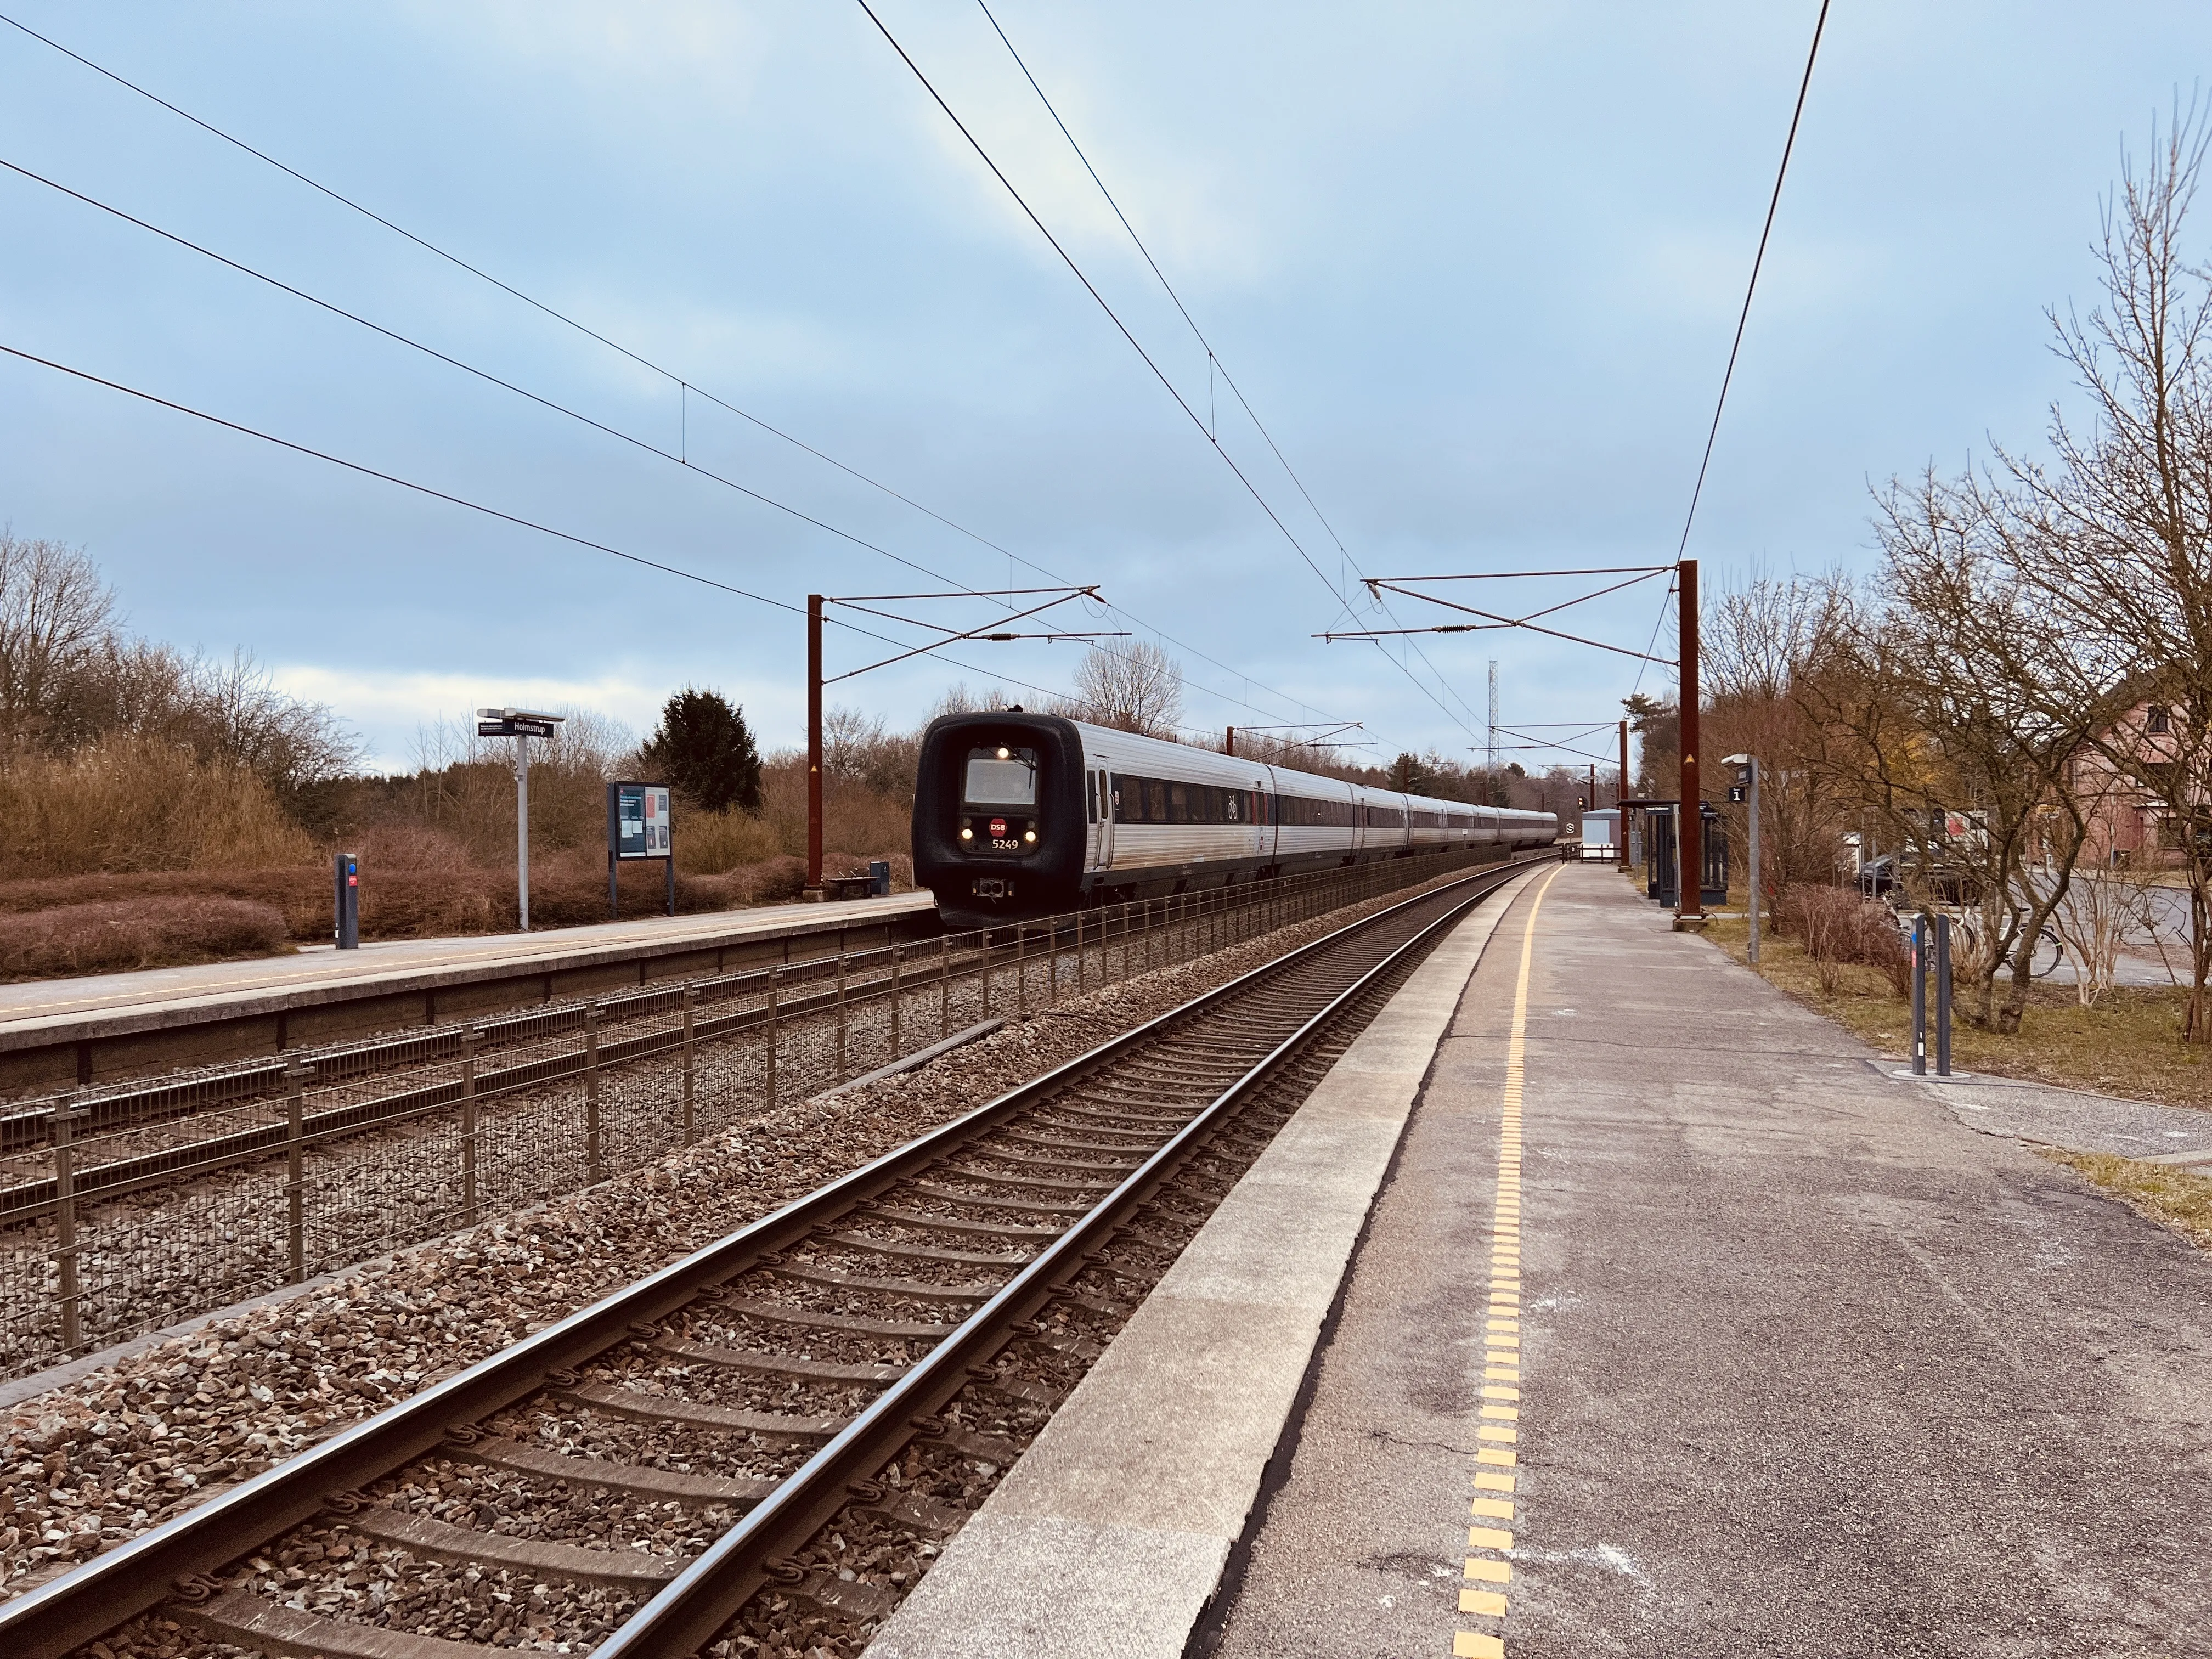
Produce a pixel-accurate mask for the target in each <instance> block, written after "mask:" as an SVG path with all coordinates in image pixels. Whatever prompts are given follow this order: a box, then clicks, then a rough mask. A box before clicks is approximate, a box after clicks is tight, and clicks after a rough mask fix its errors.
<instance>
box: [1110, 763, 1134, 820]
mask: <svg viewBox="0 0 2212 1659" xmlns="http://www.w3.org/2000/svg"><path fill="white" fill-rule="evenodd" d="M1125 789H1126V790H1127V792H1128V793H1127V797H1126V798H1125V797H1124V795H1123V793H1122V791H1123V790H1125ZM1113 790H1114V822H1115V823H1133V821H1134V820H1135V818H1136V817H1137V813H1138V811H1139V800H1138V794H1137V781H1136V780H1135V779H1134V778H1125V777H1121V776H1120V775H1116V776H1115V779H1114V782H1113Z"/></svg>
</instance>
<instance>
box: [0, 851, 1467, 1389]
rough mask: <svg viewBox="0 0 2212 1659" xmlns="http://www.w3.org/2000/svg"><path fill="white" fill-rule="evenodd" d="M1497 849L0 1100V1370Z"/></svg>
mask: <svg viewBox="0 0 2212 1659" xmlns="http://www.w3.org/2000/svg"><path fill="white" fill-rule="evenodd" d="M1485 854H1488V855H1489V856H1485ZM1497 856H1498V849H1488V848H1485V849H1477V850H1466V851H1455V852H1443V853H1436V854H1418V855H1414V856H1412V857H1407V858H1401V859H1394V860H1387V861H1383V862H1378V863H1375V864H1369V865H1362V866H1351V867H1346V868H1342V869H1337V870H1330V871H1323V872H1316V873H1313V874H1308V875H1302V876H1293V877H1287V878H1277V879H1274V880H1270V881H1261V882H1252V883H1239V884H1236V885H1234V886H1231V887H1227V888H1217V889H1212V890H1206V891H1203V892H1198V893H1188V894H1178V895H1173V896H1167V897H1163V898H1154V899H1149V900H1138V901H1133V902H1129V903H1127V904H1121V905H1115V906H1109V907H1107V908H1102V909H1095V910H1088V911H1079V912H1073V913H1069V914H1067V915H1058V916H1052V917H1048V918H1045V919H1043V920H1041V921H1029V922H1021V923H1013V924H1008V925H1006V926H1005V927H991V928H984V929H980V930H977V931H975V932H972V933H959V934H945V935H942V936H940V937H939V938H938V939H932V940H927V941H920V942H915V943H908V944H898V945H884V946H879V947H874V948H872V949H868V950H863V951H843V952H838V953H836V954H825V955H823V956H822V957H816V958H812V959H811V960H807V961H802V962H797V963H782V964H777V965H775V966H771V967H767V968H762V969H752V970H750V971H747V972H744V973H738V974H730V975H716V976H713V977H708V978H701V979H693V980H688V981H677V982H671V983H669V984H666V985H664V986H658V987H651V988H648V989H644V990H640V991H636V992H631V993H627V994H621V995H616V996H610V997H605V998H601V999H599V1000H589V1001H578V1002H574V1003H570V1004H567V1005H562V1006H550V1007H546V1008H543V1009H537V1010H532V1011H531V1012H527V1013H520V1014H511V1015H502V1016H500V1017H498V1018H490V1019H485V1020H481V1021H476V1022H471V1023H467V1024H453V1025H445V1026H438V1027H434V1028H431V1029H428V1030H416V1031H413V1032H410V1033H408V1034H406V1035H404V1036H396V1037H386V1038H380V1039H377V1040H374V1041H370V1042H353V1043H347V1044H341V1045H334V1046H331V1047H328V1048H316V1049H302V1050H298V1051H295V1052H293V1053H290V1054H284V1055H281V1056H279V1057H276V1058H275V1059H273V1060H271V1059H257V1060H251V1061H246V1062H240V1063H237V1064H234V1065H230V1066H216V1067H211V1068H209V1069H207V1070H205V1071H204V1072H201V1073H197V1074H193V1075H190V1076H179V1077H173V1078H168V1079H161V1080H159V1081H156V1082H151V1083H146V1082H141V1083H133V1084H123V1085H112V1086H110V1087H106V1088H100V1089H83V1090H76V1091H70V1092H68V1093H65V1094H63V1095H59V1096H57V1097H51V1098H48V1099H46V1100H40V1101H25V1102H18V1103H15V1104H13V1105H12V1106H11V1107H10V1108H9V1110H8V1112H7V1114H6V1115H5V1116H4V1117H0V1377H8V1376H21V1375H25V1374H27V1373H29V1372H32V1371H35V1370H40V1369H41V1368H42V1367H44V1366H46V1365H50V1364H56V1363H58V1362H59V1361H60V1360H63V1359H64V1358H70V1357H73V1356H76V1355H78V1354H82V1353H84V1352H90V1351H92V1350H94V1349H97V1348H100V1347H103V1346H108V1345H111V1344H112V1343H116V1342H118V1341H123V1340H128V1339H129V1338H131V1337H132V1336H135V1335H137V1334H142V1333H143V1332H145V1331H149V1330H155V1329H159V1328H162V1327H163V1326H165V1325H168V1324H173V1323H175V1322H179V1321H180V1320H184V1319H186V1318H189V1317H191V1316H194V1315H196V1314H200V1313H204V1312H208V1311H210V1310H214V1309H217V1308H221V1307H225V1306H228V1305H230V1304H234V1303H237V1302H240V1301H243V1300H246V1299H247V1298H249V1297H254V1296H257V1295H260V1294H263V1293H264V1292H267V1291H273V1290H276V1289H280V1288H282V1287H283V1286H284V1285H288V1284H298V1283H301V1282H304V1281H305V1280H307V1279H312V1278H315V1277H317V1276H319V1275H321V1274H324V1273H331V1272H335V1271H337V1270H339V1269H341V1268H344V1267H351V1266H354V1265H356V1264H358V1263H360V1262H362V1261H368V1260H371V1259H374V1257H375V1256H377V1255H382V1254H384V1253H386V1252H387V1251H390V1250H392V1249H399V1248H401V1247H404V1246H406V1245H409V1244H413V1243H421V1242H422V1241H424V1240H427V1239H429V1238H433V1237H438V1236H440V1235H441V1234H444V1233H447V1232H451V1231H454V1230H456V1229H458V1228H462V1227H466V1226H469V1225H474V1224H475V1223H477V1222H478V1221H481V1220H485V1219H489V1218H497V1217H501V1216H507V1215H511V1214H513V1213H514V1212H517V1211H520V1210H522V1209H525V1208H526V1207H527V1206H530V1205H532V1204H535V1203H538V1202H540V1201H542V1200H546V1199H549V1198H553V1197H556V1196H559V1195H560V1194H564V1193H569V1192H574V1191H577V1190H580V1189H581V1188H586V1187H588V1186H592V1185H595V1184H597V1183H598V1182H602V1181H605V1180H606V1179H607V1178H608V1177H609V1176H611V1175H614V1174H617V1173H618V1172H621V1171H623V1170H633V1169H636V1168H639V1167H641V1166H642V1165H644V1164H649V1163H651V1162H653V1160H655V1159H657V1158H662V1157H665V1156H666V1155H667V1154H669V1153H671V1152H675V1151H678V1150H679V1149H680V1148H682V1147H684V1146H689V1145H691V1144H693V1143H694V1142H696V1141H697V1140H698V1139H701V1138H702V1136H705V1135H708V1134H714V1133H721V1132H723V1131H725V1130H726V1129H728V1128H731V1127H734V1126H735V1125H737V1124H738V1123H741V1122H744V1121H748V1120H750V1119H753V1118H757V1117H759V1116H761V1115H764V1114H766V1113H768V1112H770V1111H773V1110H774V1109H775V1107H776V1106H777V1104H778V1103H781V1102H785V1101H788V1100H793V1099H799V1098H805V1097H810V1096H811V1095H814V1094H816V1093H818V1092H819V1091H822V1090H823V1089H826V1088H829V1087H833V1086H836V1085H839V1084H842V1083H843V1082H846V1081H848V1080H849V1079H853V1078H854V1077H858V1076H860V1075H863V1074H865V1073H867V1072H870V1071H872V1070H875V1069H877V1068H879V1067H881V1066H884V1065H887V1064H890V1063H891V1062H893V1061H895V1060H900V1059H902V1058H904V1057H906V1056H908V1055H910V1054H914V1053H915V1052H917V1051H918V1050H921V1049H922V1048H928V1047H931V1046H933V1045H934V1044H937V1043H939V1042H942V1041H944V1040H945V1039H946V1038H949V1037H951V1036H953V1035H954V1034H955V1033H956V1032H957V1031H961V1030H967V1029H969V1028H970V1027H972V1026H974V1025H975V1024H981V1023H982V1022H985V1021H987V1020H990V1019H992V1018H1017V1019H1018V1018H1027V1017H1028V1016H1029V1015H1030V1014H1031V1013H1033V1012H1039V1011H1042V1010H1047V1009H1050V1008H1052V1007H1054V1006H1057V1005H1058V1004H1059V1003H1060V1002H1061V1001H1062V1000H1067V999H1070V998H1073V997H1079V996H1081V995H1083V994H1085V993H1087V992H1089V991H1091V990H1093V989H1096V988H1098V987H1103V986H1104V985H1106V984H1108V983H1109V982H1114V981H1121V980H1127V979H1129V978H1132V977H1133V976H1136V975H1141V974H1144V973H1147V972H1150V971H1152V969H1157V968H1161V967H1166V966H1170V965H1173V964H1175V963H1180V962H1183V961H1188V960H1189V959H1191V958H1192V957H1196V956H1199V955H1202V954H1205V953H1206V952H1209V951H1215V950H1219V949H1222V948H1225V947H1226V946H1228V945H1234V944H1237V943H1239V942H1241V941H1243V940H1245V939H1251V938H1254V937H1256V936H1258V935H1260V934H1262V933H1269V932H1272V931H1273V930H1275V929H1277V928H1279V927H1285V926H1289V925H1291V924H1294V923H1297V922H1299V921H1306V920H1309V919H1310V918H1312V917H1314V916H1316V915H1322V913H1324V912H1326V911H1330V910H1334V909H1338V908H1342V907H1344V906H1346V905H1349V904H1354V903H1358V902H1362V901H1364V900H1365V899H1368V898H1371V897H1374V896H1378V895H1380V894H1382V893H1385V892H1390V891H1395V890H1402V889H1404V888H1407V887H1411V886H1414V885H1417V884H1421V883H1424V882H1426V881H1430V880H1433V879H1436V878H1440V877H1442V876H1444V875H1447V874H1449V873H1451V872H1455V871H1457V870H1461V869H1464V868H1466V867H1468V866H1472V865H1475V864H1480V863H1486V862H1493V861H1496V858H1497ZM647 1060H662V1061H664V1062H667V1061H674V1062H675V1063H674V1064H668V1063H664V1064H661V1065H659V1066H648V1065H645V1064H642V1063H641V1062H645V1061H647Z"/></svg>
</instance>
